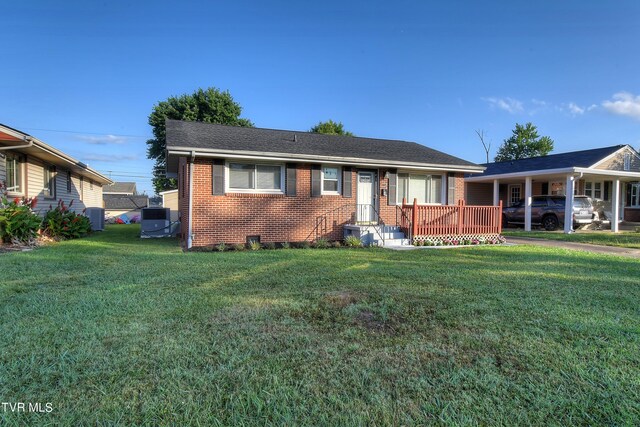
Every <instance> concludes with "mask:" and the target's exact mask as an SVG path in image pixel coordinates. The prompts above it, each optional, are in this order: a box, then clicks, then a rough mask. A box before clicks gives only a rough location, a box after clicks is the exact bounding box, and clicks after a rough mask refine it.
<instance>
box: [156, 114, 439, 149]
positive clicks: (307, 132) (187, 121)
mask: <svg viewBox="0 0 640 427" xmlns="http://www.w3.org/2000/svg"><path fill="white" fill-rule="evenodd" d="M167 120H170V121H172V122H182V123H197V124H203V125H208V126H222V127H228V128H241V129H254V130H268V131H273V132H286V133H292V134H307V135H322V136H326V137H342V138H353V139H370V140H375V141H397V142H408V143H413V144H418V145H421V146H423V147H426V145H422V144H420V143H418V142H415V141H407V140H404V139H387V138H375V137H372V136H358V135H338V134H332V133H320V132H310V131H308V130H290V129H275V128H265V127H257V126H236V125H226V124H220V123H208V122H201V121H198V120H175V119H167ZM427 148H429V147H427Z"/></svg>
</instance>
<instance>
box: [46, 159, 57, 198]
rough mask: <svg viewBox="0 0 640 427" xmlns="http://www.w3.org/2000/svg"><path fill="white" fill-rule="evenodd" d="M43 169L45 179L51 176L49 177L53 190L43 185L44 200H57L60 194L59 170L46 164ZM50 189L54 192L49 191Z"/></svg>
mask: <svg viewBox="0 0 640 427" xmlns="http://www.w3.org/2000/svg"><path fill="white" fill-rule="evenodd" d="M42 168H43V170H42V173H43V174H44V177H45V178H46V177H47V175H49V174H51V176H50V177H49V183H50V185H51V188H48V187H45V186H44V183H43V188H42V193H43V195H44V198H45V199H48V200H49V199H51V200H55V199H56V197H57V192H58V188H57V187H58V186H57V185H56V184H57V183H56V179H58V170H57V168H56V167H55V166H53V165H49V164H44V165H43V166H42ZM50 189H51V190H52V191H48V190H50Z"/></svg>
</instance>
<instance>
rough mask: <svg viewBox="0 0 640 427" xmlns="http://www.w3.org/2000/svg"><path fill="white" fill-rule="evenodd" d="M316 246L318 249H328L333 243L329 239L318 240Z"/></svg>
mask: <svg viewBox="0 0 640 427" xmlns="http://www.w3.org/2000/svg"><path fill="white" fill-rule="evenodd" d="M314 246H315V247H316V248H318V249H327V248H329V247H331V243H330V242H329V241H328V240H327V239H318V240H316V242H315V245H314Z"/></svg>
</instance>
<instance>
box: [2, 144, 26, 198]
mask: <svg viewBox="0 0 640 427" xmlns="http://www.w3.org/2000/svg"><path fill="white" fill-rule="evenodd" d="M9 156H11V158H12V159H13V160H15V161H16V164H17V166H18V168H20V173H19V175H20V191H15V190H11V191H9V190H7V196H10V197H15V196H24V195H25V192H24V184H25V170H26V167H27V166H26V164H27V163H26V162H24V161H21V160H22V159H23V158H22V157H21V156H20V155H11V154H9V155H8V156H7V157H5V158H4V159H3V161H4V162H5V183H7V181H8V176H6V174H7V164H6V162H7V160H8V157H9Z"/></svg>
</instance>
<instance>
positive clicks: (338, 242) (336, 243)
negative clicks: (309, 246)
mask: <svg viewBox="0 0 640 427" xmlns="http://www.w3.org/2000/svg"><path fill="white" fill-rule="evenodd" d="M332 246H333V247H334V248H339V247H341V246H342V243H340V240H336V241H335V242H333V243H332Z"/></svg>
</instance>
